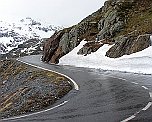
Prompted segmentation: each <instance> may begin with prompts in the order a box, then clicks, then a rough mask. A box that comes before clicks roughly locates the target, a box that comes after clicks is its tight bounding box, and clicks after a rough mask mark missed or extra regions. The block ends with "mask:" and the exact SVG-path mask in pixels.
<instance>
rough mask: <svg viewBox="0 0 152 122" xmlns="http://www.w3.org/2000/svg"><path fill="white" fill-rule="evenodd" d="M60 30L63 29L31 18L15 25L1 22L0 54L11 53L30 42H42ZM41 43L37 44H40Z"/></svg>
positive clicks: (14, 23)
mask: <svg viewBox="0 0 152 122" xmlns="http://www.w3.org/2000/svg"><path fill="white" fill-rule="evenodd" d="M60 29H62V28H61V27H59V26H54V25H50V24H47V23H44V22H42V21H37V20H35V19H32V18H31V17H26V18H24V19H21V20H19V21H16V22H13V23H8V22H6V21H2V20H0V54H7V53H10V52H11V51H12V50H13V49H17V48H18V46H19V45H22V44H23V43H24V44H25V43H26V42H28V40H32V39H35V40H39V41H42V39H43V38H49V37H50V36H51V35H52V34H53V33H54V32H55V31H58V30H60ZM39 41H36V42H35V43H39ZM28 43H29V42H28ZM30 43H31V42H30ZM35 45H36V44H35Z"/></svg>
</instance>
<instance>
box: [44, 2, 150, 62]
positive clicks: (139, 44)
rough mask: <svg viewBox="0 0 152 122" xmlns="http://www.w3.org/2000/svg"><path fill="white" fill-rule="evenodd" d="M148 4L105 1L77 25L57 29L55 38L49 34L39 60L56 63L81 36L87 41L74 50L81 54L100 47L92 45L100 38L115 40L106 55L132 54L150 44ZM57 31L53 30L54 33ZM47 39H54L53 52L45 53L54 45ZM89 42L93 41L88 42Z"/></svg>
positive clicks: (115, 56)
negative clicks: (132, 34)
mask: <svg viewBox="0 0 152 122" xmlns="http://www.w3.org/2000/svg"><path fill="white" fill-rule="evenodd" d="M151 6H152V1H151V0H140V1H139V0H108V1H106V2H105V4H104V6H103V7H101V8H100V9H99V10H98V11H96V12H94V13H93V14H91V15H89V16H88V17H86V18H85V19H83V20H82V21H81V22H80V23H78V24H77V25H74V26H72V27H70V28H65V29H63V30H61V32H62V35H61V36H60V37H59V38H58V40H56V39H55V38H56V37H54V35H53V36H52V37H51V38H50V39H49V40H48V42H46V43H45V45H44V55H43V61H46V62H51V63H58V62H59V58H61V57H62V56H64V55H66V54H67V53H69V52H70V51H72V50H73V49H74V48H75V47H76V46H78V45H79V43H80V41H81V40H83V39H85V40H86V41H88V44H86V45H84V47H83V48H82V49H81V50H80V51H79V52H78V54H83V55H87V54H90V53H91V52H94V50H97V49H98V48H100V47H101V46H99V47H98V46H97V47H98V48H96V46H94V44H95V42H101V41H102V40H110V43H115V45H114V46H113V47H112V48H111V49H110V50H109V51H108V52H107V54H106V56H108V57H110V58H117V57H120V56H123V55H126V54H127V55H128V54H132V53H135V52H138V51H141V50H143V49H145V48H147V47H148V46H150V44H149V35H147V34H152V28H150V25H152V19H151V18H152V7H151ZM135 30H136V31H137V32H136V35H134V36H130V33H134V31H135ZM61 32H57V35H58V33H61ZM51 39H53V40H56V42H54V43H56V45H55V49H54V51H50V52H49V50H50V49H51V48H52V45H54V44H52V43H50V40H51ZM93 41H94V43H90V42H93ZM90 44H92V46H90ZM88 45H89V46H88ZM101 48H102V47H101ZM46 50H47V51H46Z"/></svg>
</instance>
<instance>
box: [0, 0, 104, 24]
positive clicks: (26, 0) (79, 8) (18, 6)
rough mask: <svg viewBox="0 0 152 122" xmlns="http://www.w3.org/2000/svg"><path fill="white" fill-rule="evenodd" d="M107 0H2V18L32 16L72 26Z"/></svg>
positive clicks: (0, 15)
mask: <svg viewBox="0 0 152 122" xmlns="http://www.w3.org/2000/svg"><path fill="white" fill-rule="evenodd" d="M104 2H105V0H0V17H1V18H0V19H1V20H2V19H4V18H5V19H6V18H7V19H12V18H13V19H22V18H25V17H31V18H34V19H40V20H42V21H45V22H47V23H49V24H54V25H63V26H70V25H73V24H76V23H78V22H79V21H81V20H82V19H83V18H84V17H86V16H88V15H90V14H91V13H93V12H95V11H96V10H98V9H99V8H100V7H101V6H103V3H104Z"/></svg>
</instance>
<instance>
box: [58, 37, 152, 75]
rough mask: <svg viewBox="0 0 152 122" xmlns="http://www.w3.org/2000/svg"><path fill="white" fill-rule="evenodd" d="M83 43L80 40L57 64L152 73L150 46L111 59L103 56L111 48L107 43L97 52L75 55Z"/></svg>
mask: <svg viewBox="0 0 152 122" xmlns="http://www.w3.org/2000/svg"><path fill="white" fill-rule="evenodd" d="M151 38H152V36H151ZM85 43H86V42H85V41H82V42H81V43H80V45H79V46H78V47H76V48H75V49H73V50H72V51H71V52H70V53H68V54H67V55H65V56H64V57H62V58H61V59H60V62H59V64H61V65H72V66H77V67H89V68H96V69H103V70H117V71H125V72H134V73H144V74H152V53H151V52H152V46H150V47H148V48H146V49H145V50H143V51H141V52H137V53H134V54H131V55H124V56H122V57H120V58H116V59H113V58H109V57H106V56H105V54H106V52H107V51H108V50H109V48H111V46H108V45H104V46H103V47H101V48H100V49H99V50H98V51H97V52H95V53H92V54H90V55H87V56H82V55H77V52H78V51H79V49H81V48H82V46H83V45H84V44H85Z"/></svg>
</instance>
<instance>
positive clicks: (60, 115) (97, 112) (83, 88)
mask: <svg viewBox="0 0 152 122" xmlns="http://www.w3.org/2000/svg"><path fill="white" fill-rule="evenodd" d="M19 60H21V61H23V62H26V63H29V64H31V65H36V66H39V67H42V68H45V69H48V70H53V71H56V72H60V73H62V74H65V75H67V76H69V77H70V78H71V79H73V80H74V81H75V82H76V84H77V85H78V86H76V84H75V89H73V90H72V91H71V92H70V93H68V94H67V95H66V96H65V97H64V98H62V99H61V100H59V101H58V102H56V103H55V104H54V105H53V106H50V108H48V109H47V110H45V111H43V112H38V113H36V114H30V115H25V116H21V117H17V118H10V119H5V120H1V121H2V122H3V121H5V122H6V121H7V122H127V121H137V122H152V106H151V105H152V76H151V75H141V74H133V73H122V72H117V71H115V72H114V71H105V70H95V69H89V68H77V67H72V66H59V65H49V64H46V63H43V62H41V61H40V56H27V57H23V58H20V59H19Z"/></svg>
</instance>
